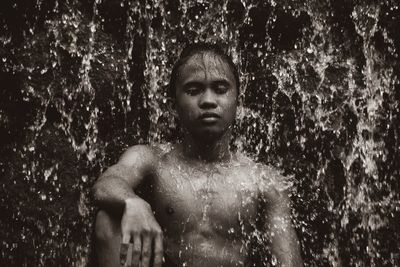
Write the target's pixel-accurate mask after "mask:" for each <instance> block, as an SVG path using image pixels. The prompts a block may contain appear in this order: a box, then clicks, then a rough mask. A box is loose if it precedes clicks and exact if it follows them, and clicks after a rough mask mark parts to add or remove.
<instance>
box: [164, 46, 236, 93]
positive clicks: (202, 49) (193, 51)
mask: <svg viewBox="0 0 400 267" xmlns="http://www.w3.org/2000/svg"><path fill="white" fill-rule="evenodd" d="M203 53H213V54H214V55H217V56H219V57H221V58H222V59H223V60H224V61H225V62H226V63H228V65H229V68H230V69H231V71H232V73H233V76H234V77H235V83H236V89H237V93H238V94H239V88H240V81H239V72H238V69H237V67H236V65H235V63H233V61H232V58H231V57H230V55H228V54H227V53H225V52H224V50H222V48H221V47H220V46H219V45H217V44H213V43H205V42H199V43H192V44H189V45H188V46H186V47H185V48H184V49H183V50H182V53H181V54H180V56H179V58H178V60H177V61H176V62H175V64H174V67H173V68H172V72H171V78H170V82H169V86H168V96H169V97H172V98H175V96H176V80H177V79H178V73H179V68H180V67H181V66H182V65H183V64H185V63H186V62H187V61H188V60H189V59H190V58H191V57H192V56H194V55H197V54H203Z"/></svg>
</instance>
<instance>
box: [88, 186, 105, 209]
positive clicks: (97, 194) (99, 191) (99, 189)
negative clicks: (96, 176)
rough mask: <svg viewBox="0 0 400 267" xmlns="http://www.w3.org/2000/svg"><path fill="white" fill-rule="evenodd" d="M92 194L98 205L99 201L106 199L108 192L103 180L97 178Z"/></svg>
mask: <svg viewBox="0 0 400 267" xmlns="http://www.w3.org/2000/svg"><path fill="white" fill-rule="evenodd" d="M91 194H92V197H93V200H94V202H95V204H96V205H98V204H99V202H100V201H101V200H102V199H104V197H105V195H106V192H105V190H104V185H103V183H102V182H101V180H100V181H99V180H97V181H96V183H95V184H94V185H93V186H92V189H91Z"/></svg>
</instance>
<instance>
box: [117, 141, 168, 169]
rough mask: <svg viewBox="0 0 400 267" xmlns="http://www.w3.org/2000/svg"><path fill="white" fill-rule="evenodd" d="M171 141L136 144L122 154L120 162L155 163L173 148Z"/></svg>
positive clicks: (129, 163)
mask: <svg viewBox="0 0 400 267" xmlns="http://www.w3.org/2000/svg"><path fill="white" fill-rule="evenodd" d="M171 147H172V145H171V144H169V143H164V144H157V143H155V144H152V145H146V144H143V145H134V146H131V147H129V148H128V149H127V150H126V151H125V152H124V153H123V154H122V156H121V158H120V163H122V164H126V165H131V164H135V163H138V162H148V163H153V162H155V161H158V160H159V159H160V157H162V156H163V155H164V154H166V153H168V152H169V151H170V150H171Z"/></svg>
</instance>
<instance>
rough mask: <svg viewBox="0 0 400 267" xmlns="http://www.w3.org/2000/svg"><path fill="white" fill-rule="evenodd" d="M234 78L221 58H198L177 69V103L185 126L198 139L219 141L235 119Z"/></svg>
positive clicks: (203, 56)
mask: <svg viewBox="0 0 400 267" xmlns="http://www.w3.org/2000/svg"><path fill="white" fill-rule="evenodd" d="M237 90H238V88H236V83H235V77H234V74H233V73H232V70H231V69H230V67H229V65H228V63H226V62H225V61H224V60H223V59H222V58H221V57H220V56H218V55H215V54H213V53H211V52H205V53H201V54H196V55H194V56H192V57H191V58H189V59H188V61H187V62H186V63H184V64H183V65H182V66H181V67H180V68H179V69H178V78H177V81H176V103H177V111H178V115H179V118H180V120H181V123H182V126H183V127H184V128H185V129H186V130H188V131H189V133H190V134H192V135H193V136H195V137H196V138H206V139H209V138H217V137H220V136H222V135H223V134H224V133H225V132H226V131H227V129H228V128H229V127H230V126H231V125H232V123H233V121H234V119H235V116H236V107H237V95H238V91H237Z"/></svg>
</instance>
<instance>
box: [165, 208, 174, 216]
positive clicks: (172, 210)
mask: <svg viewBox="0 0 400 267" xmlns="http://www.w3.org/2000/svg"><path fill="white" fill-rule="evenodd" d="M165 212H166V213H167V214H168V215H172V214H174V212H175V211H174V209H173V208H172V207H171V206H166V207H165Z"/></svg>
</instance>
